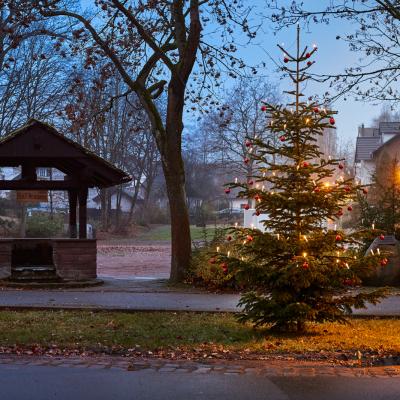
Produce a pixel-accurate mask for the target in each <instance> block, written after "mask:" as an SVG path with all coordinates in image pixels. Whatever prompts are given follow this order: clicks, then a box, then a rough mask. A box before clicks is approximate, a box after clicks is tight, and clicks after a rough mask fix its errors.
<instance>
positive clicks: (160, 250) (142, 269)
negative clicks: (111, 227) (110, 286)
mask: <svg viewBox="0 0 400 400" xmlns="http://www.w3.org/2000/svg"><path fill="white" fill-rule="evenodd" d="M170 262H171V246H170V245H169V244H164V245H162V244H122V245H116V244H107V243H101V242H98V243H97V269H98V274H99V275H100V276H103V277H116V278H133V277H141V278H165V279H168V278H169V273H170Z"/></svg>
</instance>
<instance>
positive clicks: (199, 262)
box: [186, 229, 244, 290]
mask: <svg viewBox="0 0 400 400" xmlns="http://www.w3.org/2000/svg"><path fill="white" fill-rule="evenodd" d="M225 234H226V232H225V229H216V230H215V235H214V238H213V239H212V240H211V241H209V242H206V244H205V246H203V247H200V248H197V249H195V250H194V251H193V255H192V261H191V265H190V272H189V274H188V276H187V279H186V280H187V281H188V282H189V283H191V284H194V285H196V286H204V287H207V288H208V289H218V290H224V289H234V290H240V289H243V288H244V285H243V282H241V281H239V279H238V271H236V270H234V269H232V268H229V266H228V265H227V264H226V263H225V262H224V257H223V256H222V257H221V255H223V254H227V253H228V251H232V250H233V249H232V248H231V247H232V246H230V245H229V243H227V242H226V241H225V240H224V237H225ZM217 247H218V248H219V251H218V253H217Z"/></svg>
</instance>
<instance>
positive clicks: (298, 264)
mask: <svg viewBox="0 0 400 400" xmlns="http://www.w3.org/2000/svg"><path fill="white" fill-rule="evenodd" d="M299 37H300V33H299V29H298V32H297V53H296V55H291V54H289V52H287V51H286V50H285V49H284V48H283V47H281V46H278V47H280V49H281V50H282V51H283V52H284V55H285V58H284V60H283V61H284V63H285V64H284V67H283V68H282V69H283V70H284V71H285V72H286V73H287V74H288V75H289V77H290V78H291V80H292V81H293V83H294V90H292V91H288V92H286V93H287V94H288V95H289V96H291V98H293V101H291V102H290V103H289V104H288V105H287V106H286V107H285V106H282V105H274V104H263V105H262V106H261V108H262V110H263V111H265V113H266V121H268V126H267V129H269V131H270V132H271V133H273V134H274V135H277V137H279V141H280V145H279V146H275V145H273V144H272V143H271V142H270V141H263V140H262V139H260V138H256V139H254V138H252V139H250V138H248V139H247V141H246V145H247V144H248V148H249V155H248V158H252V159H253V160H254V161H255V163H256V165H257V167H256V169H255V173H254V176H252V177H250V178H249V179H248V180H247V182H243V183H241V182H235V183H232V184H229V187H230V188H233V187H239V188H240V192H239V196H240V197H243V198H246V199H252V201H253V202H254V204H255V214H256V215H261V214H262V215H264V214H265V215H266V217H265V219H263V222H262V223H263V226H264V228H265V229H263V230H258V229H248V228H237V227H236V228H231V229H230V232H229V234H228V237H227V240H228V241H229V242H230V243H231V250H230V251H229V252H228V253H227V254H222V253H221V252H219V253H218V254H217V256H216V258H214V259H217V260H219V262H220V263H221V268H223V270H224V271H225V273H227V274H230V273H232V274H233V273H234V274H235V276H236V277H237V278H238V279H240V280H242V281H243V282H246V287H251V288H252V290H251V291H248V292H247V293H244V294H243V295H242V298H241V300H240V305H241V306H242V307H243V312H242V313H241V315H240V317H239V318H240V320H241V321H243V322H244V321H251V322H252V323H254V324H255V325H265V324H268V325H270V326H273V327H276V328H280V329H283V330H298V331H301V330H303V329H304V328H305V323H306V322H308V321H312V322H324V321H341V322H345V321H346V318H345V317H346V314H348V313H350V312H351V308H352V307H355V308H361V307H365V304H366V302H371V303H373V304H375V303H376V302H377V301H378V300H379V298H380V297H381V296H382V295H383V292H382V291H374V292H372V293H368V294H367V293H359V292H357V291H352V290H349V286H350V287H351V286H355V285H358V284H360V283H361V278H360V277H361V276H362V275H363V274H365V273H366V272H368V271H369V270H370V269H371V270H372V269H373V268H374V267H375V266H376V265H379V262H380V261H382V257H383V256H382V255H379V254H375V255H371V256H368V257H363V255H362V254H361V255H360V254H359V253H360V251H359V249H360V245H361V244H362V241H361V240H360V237H361V234H362V233H360V232H351V234H348V235H346V234H345V232H344V231H342V230H340V229H339V228H338V227H339V226H340V219H341V217H342V216H343V215H344V213H349V212H351V211H352V202H353V201H354V199H355V197H356V195H357V193H358V192H361V193H364V194H365V193H366V192H367V189H366V188H365V187H362V186H359V185H357V184H355V183H354V182H353V180H352V179H349V178H345V177H344V176H343V173H342V172H343V168H344V164H343V162H342V161H341V160H339V159H332V158H331V157H329V156H326V155H324V154H323V153H322V152H321V151H320V149H319V146H318V144H317V140H318V137H319V136H320V135H323V134H324V131H326V129H327V128H332V127H334V125H335V120H334V116H333V115H334V114H335V113H334V112H333V111H331V110H329V109H326V108H325V107H323V106H321V104H319V103H318V102H317V101H313V100H312V99H310V102H305V101H304V100H303V98H304V95H303V94H302V93H301V88H300V86H301V85H302V84H303V83H304V82H305V81H306V80H307V79H309V76H308V75H307V70H308V69H309V68H310V67H311V66H312V64H313V61H311V59H312V57H313V56H314V54H315V52H316V51H317V48H316V47H315V46H314V47H313V49H311V50H310V51H309V50H308V48H307V47H306V48H305V49H304V50H303V51H302V52H301V51H300V46H299V41H300V39H299Z"/></svg>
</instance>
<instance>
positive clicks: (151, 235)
mask: <svg viewBox="0 0 400 400" xmlns="http://www.w3.org/2000/svg"><path fill="white" fill-rule="evenodd" d="M214 232H215V226H214V225H213V226H208V227H206V228H199V227H197V226H195V225H191V226H190V233H191V236H192V240H202V239H204V234H205V235H206V237H207V239H208V240H210V239H212V238H213V236H214ZM140 239H141V240H149V241H152V240H154V241H170V240H171V226H170V225H160V226H156V227H153V228H151V229H150V230H149V231H147V232H145V233H143V234H142V235H141V237H140Z"/></svg>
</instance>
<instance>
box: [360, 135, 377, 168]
mask: <svg viewBox="0 0 400 400" xmlns="http://www.w3.org/2000/svg"><path fill="white" fill-rule="evenodd" d="M381 145H382V140H381V137H380V136H366V137H363V136H358V137H357V142H356V156H355V161H356V162H359V161H362V160H372V157H373V153H374V151H376V150H377V149H378V148H379V147H380V146H381Z"/></svg>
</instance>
